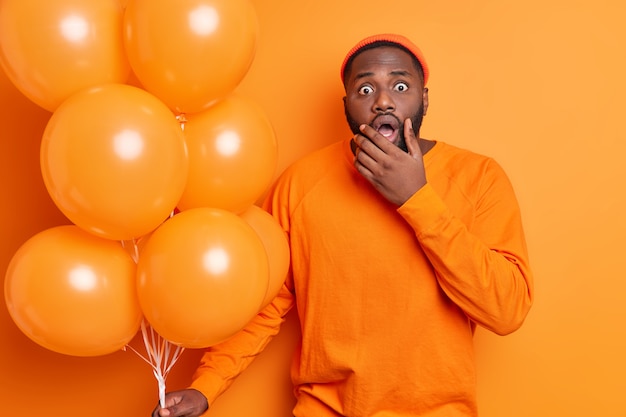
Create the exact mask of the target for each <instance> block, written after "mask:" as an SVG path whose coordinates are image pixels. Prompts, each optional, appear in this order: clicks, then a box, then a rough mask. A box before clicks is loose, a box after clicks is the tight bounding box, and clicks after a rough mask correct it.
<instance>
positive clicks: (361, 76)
mask: <svg viewBox="0 0 626 417" xmlns="http://www.w3.org/2000/svg"><path fill="white" fill-rule="evenodd" d="M372 75H374V73H373V72H360V73H358V74H357V75H355V76H354V79H355V80H360V79H361V78H365V77H371V76H372Z"/></svg>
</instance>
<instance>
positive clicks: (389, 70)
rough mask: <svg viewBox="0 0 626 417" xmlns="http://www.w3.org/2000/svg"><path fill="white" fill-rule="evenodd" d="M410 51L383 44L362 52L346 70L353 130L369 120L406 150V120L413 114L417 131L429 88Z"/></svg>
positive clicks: (346, 100) (346, 103)
mask: <svg viewBox="0 0 626 417" xmlns="http://www.w3.org/2000/svg"><path fill="white" fill-rule="evenodd" d="M422 84H423V83H422V79H421V76H420V73H419V72H418V69H417V68H416V67H415V65H414V62H413V58H412V57H411V55H409V54H408V53H407V52H405V51H403V50H401V49H399V48H395V47H391V46H381V47H377V48H373V49H369V50H367V51H364V52H361V53H360V54H359V55H357V56H356V57H355V59H354V61H352V67H351V68H350V70H349V71H348V73H347V74H346V79H345V87H346V97H345V98H344V108H345V113H346V119H347V121H348V125H349V126H350V129H351V130H352V132H353V133H354V134H357V133H360V130H359V126H360V125H362V124H368V125H370V126H372V127H373V128H374V129H376V130H377V131H378V132H379V133H380V134H382V135H383V136H385V137H386V138H387V139H388V140H389V141H390V142H392V143H394V144H395V145H396V146H398V147H399V148H401V149H403V150H404V151H405V152H407V147H406V141H405V138H404V129H403V126H404V120H405V119H407V118H410V119H411V121H412V122H413V129H414V130H415V132H416V135H417V134H419V128H420V126H421V124H422V118H423V116H424V114H425V113H426V110H427V109H428V90H427V89H425V88H423V86H422Z"/></svg>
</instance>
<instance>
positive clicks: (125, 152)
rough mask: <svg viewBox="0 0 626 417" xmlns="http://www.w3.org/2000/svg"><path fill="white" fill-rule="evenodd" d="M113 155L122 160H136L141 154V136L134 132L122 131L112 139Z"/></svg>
mask: <svg viewBox="0 0 626 417" xmlns="http://www.w3.org/2000/svg"><path fill="white" fill-rule="evenodd" d="M113 148H114V149H115V153H116V154H117V155H118V156H119V157H120V158H122V159H124V160H127V161H130V160H133V159H136V158H137V157H139V156H140V155H141V153H142V152H143V140H142V139H141V134H139V133H138V132H136V131H134V130H123V131H121V132H120V133H118V134H117V135H115V137H114V138H113Z"/></svg>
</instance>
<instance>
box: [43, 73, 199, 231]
mask: <svg viewBox="0 0 626 417" xmlns="http://www.w3.org/2000/svg"><path fill="white" fill-rule="evenodd" d="M187 168H188V161H187V148H186V145H185V141H184V138H183V136H182V129H181V128H180V125H179V123H178V121H177V120H176V118H175V117H174V115H173V114H172V112H171V111H170V110H169V109H168V107H167V106H165V105H164V104H163V103H162V102H161V101H159V100H158V99H157V98H156V97H154V96H152V95H151V94H150V93H148V92H146V91H144V90H141V89H139V88H136V87H132V86H129V85H123V84H108V85H104V86H101V87H96V88H93V89H89V90H84V91H82V92H80V93H77V94H75V95H73V96H72V97H70V98H69V99H68V100H67V101H65V102H64V103H63V104H62V105H61V106H60V107H59V108H58V109H57V110H56V111H55V112H54V114H53V115H52V117H51V119H50V121H49V122H48V125H47V126H46V129H45V131H44V135H43V139H42V143H41V170H42V174H43V179H44V183H45V185H46V188H47V190H48V192H49V193H50V195H51V197H52V199H53V200H54V202H55V204H56V205H57V206H58V207H59V209H60V210H61V211H62V212H63V213H64V214H65V215H66V216H67V217H68V218H69V219H70V220H71V221H72V222H74V223H75V224H76V225H77V226H80V227H81V228H83V229H85V230H87V231H88V232H90V233H93V234H95V235H97V236H99V237H103V238H107V239H114V240H129V239H133V238H137V237H140V236H143V235H146V234H148V233H149V232H151V231H152V230H154V229H156V228H157V227H158V226H159V224H161V223H162V222H163V221H164V220H165V219H166V218H167V217H168V216H169V215H170V213H171V212H172V210H173V209H174V207H175V206H176V203H177V202H178V200H179V198H180V196H181V194H182V192H183V189H184V187H185V182H186V179H187Z"/></svg>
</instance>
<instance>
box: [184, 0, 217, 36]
mask: <svg viewBox="0 0 626 417" xmlns="http://www.w3.org/2000/svg"><path fill="white" fill-rule="evenodd" d="M188 18H189V27H190V28H191V30H192V31H193V32H194V33H196V34H197V35H200V36H208V35H210V34H212V33H213V32H215V30H216V29H217V27H218V25H219V23H220V16H219V14H218V13H217V11H216V10H215V8H213V7H211V6H206V5H203V6H198V7H196V8H195V9H194V10H192V11H191V12H189V16H188Z"/></svg>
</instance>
